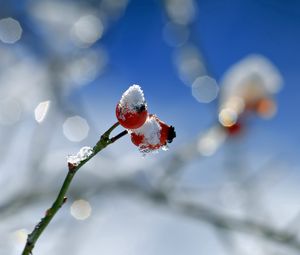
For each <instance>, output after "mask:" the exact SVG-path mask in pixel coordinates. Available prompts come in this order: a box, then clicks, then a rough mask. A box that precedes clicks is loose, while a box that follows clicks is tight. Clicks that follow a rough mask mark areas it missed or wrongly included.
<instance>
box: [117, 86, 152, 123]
mask: <svg viewBox="0 0 300 255" xmlns="http://www.w3.org/2000/svg"><path fill="white" fill-rule="evenodd" d="M116 116H117V119H118V121H119V123H120V124H121V125H122V126H123V127H124V128H127V129H136V128H139V127H141V126H142V125H143V124H144V123H145V121H146V119H147V116H148V112H147V104H146V101H145V98H144V93H143V91H142V89H141V87H140V86H139V85H132V86H130V87H129V88H128V89H127V90H126V91H125V92H124V94H123V95H122V98H121V100H120V102H119V103H118V104H117V107H116Z"/></svg>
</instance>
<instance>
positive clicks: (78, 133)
mask: <svg viewBox="0 0 300 255" xmlns="http://www.w3.org/2000/svg"><path fill="white" fill-rule="evenodd" d="M89 129H90V128H89V125H88V123H87V121H86V120H85V119H84V118H82V117H80V116H73V117H70V118H67V119H66V120H65V122H64V124H63V133H64V135H65V137H66V138H67V139H69V140H70V141H72V142H80V141H82V140H83V139H85V138H86V137H87V135H88V133H89Z"/></svg>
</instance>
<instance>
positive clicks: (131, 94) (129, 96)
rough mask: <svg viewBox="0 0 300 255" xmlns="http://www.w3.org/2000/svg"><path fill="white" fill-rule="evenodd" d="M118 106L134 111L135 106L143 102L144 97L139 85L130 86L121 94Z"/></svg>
mask: <svg viewBox="0 0 300 255" xmlns="http://www.w3.org/2000/svg"><path fill="white" fill-rule="evenodd" d="M119 104H120V107H121V108H123V109H127V110H128V111H130V112H131V111H133V112H134V111H136V108H137V106H141V105H144V104H145V97H144V93H143V90H142V89H141V87H140V86H139V85H136V84H134V85H132V86H130V87H129V88H128V89H127V90H126V91H125V92H124V94H123V95H122V98H121V100H120V103H119Z"/></svg>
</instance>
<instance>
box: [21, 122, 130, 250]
mask: <svg viewBox="0 0 300 255" xmlns="http://www.w3.org/2000/svg"><path fill="white" fill-rule="evenodd" d="M118 125H119V123H118V122H117V123H115V124H114V125H113V126H112V127H111V128H109V129H108V130H107V131H106V132H105V133H104V134H103V135H102V136H101V138H100V140H99V141H98V142H97V144H96V145H95V146H94V148H93V153H92V154H91V155H90V156H89V157H88V158H87V159H85V160H83V161H81V162H80V164H78V165H77V166H75V165H72V164H70V163H69V165H68V166H69V171H68V174H67V176H66V178H65V180H64V182H63V185H62V187H61V189H60V191H59V193H58V196H57V198H56V200H55V201H54V203H53V205H52V206H51V207H50V208H49V209H48V210H47V211H46V213H45V216H44V217H43V218H42V219H41V220H40V222H39V223H38V224H37V225H36V226H35V228H34V229H33V231H32V232H31V234H29V235H28V238H27V242H26V245H25V247H24V250H23V253H22V255H29V254H32V250H33V248H34V246H35V244H36V242H37V240H38V238H39V237H40V235H41V234H42V233H43V231H44V230H45V229H46V227H47V226H48V224H49V223H50V221H51V220H52V218H53V217H54V215H55V214H56V213H57V211H58V210H59V209H60V208H61V207H62V205H63V204H64V203H65V202H66V200H67V198H66V196H65V195H66V193H67V191H68V189H69V186H70V184H71V182H72V179H73V177H74V176H75V174H76V172H77V171H78V170H79V169H80V168H81V167H82V166H83V165H84V164H85V163H86V162H88V161H89V160H90V159H91V158H93V157H94V156H95V155H96V154H97V153H98V152H100V151H101V150H103V149H104V148H105V147H106V146H108V145H109V144H112V143H114V142H115V141H117V140H118V139H120V138H121V137H123V136H124V135H126V134H127V131H126V132H125V131H123V132H121V133H120V134H118V135H116V136H115V137H113V138H111V139H110V138H109V136H110V133H111V132H112V131H113V130H114V129H115V128H116V127H117V126H118Z"/></svg>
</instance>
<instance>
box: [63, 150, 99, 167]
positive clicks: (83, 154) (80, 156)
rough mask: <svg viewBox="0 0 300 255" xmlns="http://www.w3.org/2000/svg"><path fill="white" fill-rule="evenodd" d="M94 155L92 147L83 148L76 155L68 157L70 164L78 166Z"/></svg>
mask: <svg viewBox="0 0 300 255" xmlns="http://www.w3.org/2000/svg"><path fill="white" fill-rule="evenodd" d="M92 154H93V149H92V148H91V147H88V146H85V147H82V148H81V149H80V150H79V152H78V153H77V154H76V155H69V156H68V157H67V161H68V163H70V164H72V165H74V166H78V165H79V164H80V163H81V161H83V160H86V159H87V158H88V157H89V156H91V155H92Z"/></svg>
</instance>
